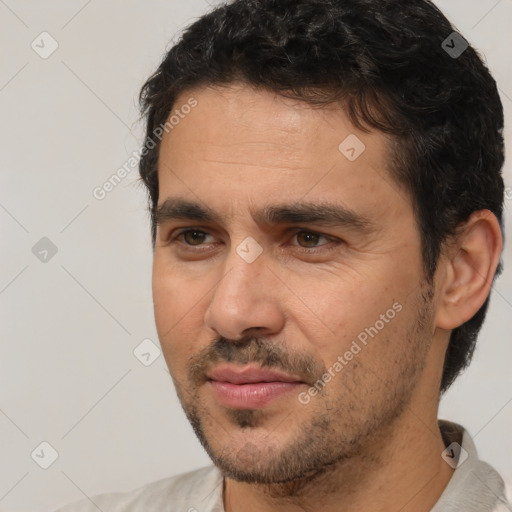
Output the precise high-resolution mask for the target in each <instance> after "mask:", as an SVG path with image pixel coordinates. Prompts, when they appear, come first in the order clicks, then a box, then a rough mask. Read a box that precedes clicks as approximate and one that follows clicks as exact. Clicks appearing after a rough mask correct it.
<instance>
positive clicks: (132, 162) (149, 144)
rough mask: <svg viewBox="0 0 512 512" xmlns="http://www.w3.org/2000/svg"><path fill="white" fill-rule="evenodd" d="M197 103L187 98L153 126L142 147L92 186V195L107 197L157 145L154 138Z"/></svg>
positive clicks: (167, 129) (179, 119)
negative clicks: (170, 113) (100, 182)
mask: <svg viewBox="0 0 512 512" xmlns="http://www.w3.org/2000/svg"><path fill="white" fill-rule="evenodd" d="M197 105H198V102H197V100H196V99H195V98H189V99H188V100H187V102H186V103H184V104H183V105H181V107H180V108H177V109H175V110H174V112H173V113H172V115H171V116H170V117H168V119H167V121H166V122H165V124H161V125H160V126H158V127H157V128H155V129H154V130H153V134H152V136H151V137H149V138H146V141H145V143H144V144H143V146H142V147H140V148H139V149H138V150H136V151H134V152H133V153H132V156H131V157H130V158H128V160H126V162H125V163H124V164H123V165H122V166H121V167H119V169H117V171H116V172H115V173H113V174H111V175H110V177H109V178H108V179H107V180H106V181H105V182H103V184H102V185H100V186H97V187H94V189H93V190H92V195H93V197H94V198H95V199H97V200H98V201H102V200H103V199H105V197H107V195H108V194H109V193H110V192H112V191H113V190H114V189H115V188H116V187H117V185H119V183H121V181H123V180H124V179H125V178H126V177H127V176H128V175H129V174H130V173H131V172H132V171H133V169H134V168H135V167H136V166H137V165H138V164H139V161H140V159H141V158H142V157H143V156H146V155H147V154H148V153H149V151H150V150H152V149H153V148H154V147H155V146H156V145H157V143H156V142H155V139H158V140H159V141H161V140H162V137H163V134H164V132H165V133H169V132H170V131H171V130H173V129H174V128H175V127H176V126H177V125H178V124H179V123H180V121H181V120H182V119H184V118H185V117H186V115H187V114H190V112H191V111H192V109H193V108H194V107H197Z"/></svg>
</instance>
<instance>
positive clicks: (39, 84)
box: [0, 0, 512, 512]
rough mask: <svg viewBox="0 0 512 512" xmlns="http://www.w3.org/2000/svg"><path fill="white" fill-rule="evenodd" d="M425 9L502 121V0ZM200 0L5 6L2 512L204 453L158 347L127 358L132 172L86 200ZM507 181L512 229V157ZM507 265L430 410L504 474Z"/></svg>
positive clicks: (147, 268) (45, 505) (134, 277)
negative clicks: (440, 21) (489, 90)
mask: <svg viewBox="0 0 512 512" xmlns="http://www.w3.org/2000/svg"><path fill="white" fill-rule="evenodd" d="M437 4H438V5H439V6H440V7H441V8H442V9H443V10H444V12H445V13H446V14H447V15H448V17H449V18H450V19H451V20H452V21H453V22H454V23H455V25H456V26H457V27H458V29H459V30H460V31H461V32H462V34H463V35H464V36H465V37H466V38H467V39H468V40H469V41H470V42H471V43H472V44H474V45H475V46H476V48H477V49H479V50H480V51H481V53H482V55H484V57H485V59H486V61H487V63H488V65H489V67H490V69H491V71H492V73H493V75H494V76H495V78H496V79H497V81H498V84H499V87H500V91H501V96H502V101H503V105H504V108H505V112H506V117H507V119H508V121H509V122H510V119H511V107H512V100H511V98H512V74H511V68H510V59H509V57H510V55H509V52H510V48H511V46H512V41H511V39H512V38H511V14H512V0H499V1H497V0H478V1H476V0H474V1H468V0H443V1H438V2H437ZM209 8H210V7H209V5H208V3H207V2H206V1H205V0H186V1H184V0H180V1H178V0H166V1H163V0H149V1H145V2H142V1H140V2H135V1H133V0H131V1H122V2H121V1H113V0H111V1H99V0H92V1H91V0H89V1H84V0H80V1H78V0H67V1H66V2H64V1H61V2H57V1H44V2H41V1H37V0H31V1H28V0H27V1H23V2H22V1H15V0H0V48H1V53H2V60H1V62H2V66H1V71H0V102H1V115H2V122H1V124H0V144H1V146H0V147H1V149H0V169H1V182H0V223H1V233H2V258H1V273H0V306H1V311H2V321H1V335H2V344H1V352H0V364H1V367H0V375H1V386H0V394H1V404H0V405H1V411H0V429H1V438H0V439H1V446H0V453H1V472H0V510H2V511H11V512H19V511H29V510H40V511H45V510H52V509H54V508H55V507H57V506H59V505H60V504H64V503H66V502H69V501H72V500H76V499H79V498H82V497H83V496H84V495H88V496H92V495H94V494H96V493H100V492H106V491H113V490H125V489H131V488H134V487H137V486H140V485H143V484H145V483H146V482H149V481H152V480H156V479H159V478H164V477H166V476H170V475H172V474H176V473H179V472H183V471H187V470H191V469H194V468H197V467H200V466H203V465H205V464H208V463H209V459H208V458H207V456H206V455H205V453H204V452H203V450H202V448H201V447H200V445H199V443H198V441H197V440H196V439H195V437H194V434H193V432H192V429H191V427H190V426H189V425H188V422H187V421H186V418H185V416H184V414H183V413H182V411H181V407H180V405H179V402H178V400H177V398H176V396H175V393H174V389H173V386H172V382H171V379H170V376H169V374H168V372H167V369H166V366H165V362H164V360H163V357H159V358H158V359H157V360H156V361H155V362H154V363H153V364H152V365H151V366H148V367H145V366H144V365H143V364H141V363H140V362H139V360H137V359H136V358H135V357H134V355H133V350H134V348H135V347H136V346H137V345H138V344H139V343H140V342H141V341H142V340H143V339H146V338H150V339H152V340H153V341H155V342H157V335H156V330H155V327H154V319H153V310H152V298H151V257H152V253H151V246H150V236H149V222H148V220H149V219H148V215H147V213H146V210H145V207H146V203H145V194H144V191H143V189H142V187H141V186H138V185H137V181H136V178H137V168H134V169H133V170H132V172H131V173H130V174H129V176H128V177H127V178H126V179H125V180H124V181H123V182H122V183H121V184H120V185H118V186H117V187H116V188H115V189H114V190H113V191H112V192H110V193H109V194H108V195H107V197H106V198H105V199H103V200H102V201H100V200H97V199H95V198H94V197H93V195H92V191H93V189H94V188H95V187H97V186H101V185H102V183H103V182H105V181H106V180H107V179H108V178H109V177H110V176H111V175H112V174H113V173H115V172H116V170H117V169H118V168H119V167H121V166H122V165H123V164H124V163H125V162H126V161H127V160H128V158H129V157H130V156H131V154H132V153H133V151H135V150H136V149H137V148H138V147H139V145H140V143H141V140H142V139H141V133H142V132H141V126H140V124H137V109H136V104H137V101H136V98H137V94H138V91H139V89H140V86H141V85H142V83H143V81H144V80H145V78H146V77H147V76H148V75H149V74H150V73H151V72H152V71H154V70H155V68H156V66H157V65H158V63H159V62H160V59H161V56H162V55H163V52H164V50H165V48H166V47H168V45H169V44H170V43H171V41H172V40H174V39H175V37H176V34H177V32H178V31H179V30H181V29H182V28H184V27H185V26H186V25H187V24H189V23H190V22H191V21H192V20H194V19H195V18H196V17H197V16H199V15H200V14H201V13H204V12H205V11H206V10H207V9H209ZM43 31H47V32H49V33H50V34H51V35H52V37H53V38H54V39H55V40H56V41H57V42H58V44H59V47H58V49H57V50H56V51H55V52H54V53H53V54H52V55H51V56H50V57H49V58H47V59H43V58H41V57H40V56H39V55H38V54H37V53H36V52H35V51H34V50H33V49H32V48H31V42H32V41H33V40H34V39H36V38H37V36H38V35H39V34H40V33H41V32H43ZM37 41H38V39H36V42H37ZM39 44H40V45H41V43H39ZM48 47H49V46H48V43H46V45H45V48H47V49H48ZM507 144H508V148H509V149H510V147H511V145H510V131H508V132H507ZM509 161H510V160H509ZM505 174H506V184H507V185H508V187H509V189H508V198H509V199H508V200H507V204H506V208H507V218H508V219H507V220H508V225H507V228H506V229H507V235H508V237H510V212H511V203H512V199H511V196H512V189H511V188H510V187H511V186H512V177H511V173H510V165H508V166H506V171H505ZM42 237H48V238H49V239H50V240H51V241H52V242H53V243H54V244H55V245H56V246H57V249H58V252H57V254H56V255H55V256H54V257H53V258H51V259H50V260H49V261H48V262H46V263H43V262H41V261H39V259H37V258H36V257H35V255H34V254H33V253H32V247H33V246H34V245H35V244H36V243H37V242H38V241H39V240H40V239H41V238H42ZM504 260H505V265H506V267H508V268H507V270H506V272H505V274H504V275H503V276H502V277H501V278H500V280H499V281H498V282H497V284H496V286H495V291H494V296H493V300H492V303H491V309H490V314H489V318H488V321H487V324H486V327H485V329H484V331H483V332H482V335H481V336H480V340H479V344H478V349H477V352H476V356H475V359H474V362H473V364H472V366H471V368H470V369H469V370H468V371H467V372H466V373H465V374H464V375H463V377H462V378H460V379H459V381H458V382H457V384H456V385H455V386H454V387H453V388H452V389H451V390H450V391H449V394H448V395H447V396H446V397H445V398H444V399H443V401H442V405H441V413H440V417H442V418H446V419H450V420H453V421H457V422H459V423H461V424H463V425H464V426H465V427H466V428H467V429H468V430H469V432H470V433H471V434H472V435H473V436H475V441H476V444H477V448H478V450H479V452H480V454H481V455H482V456H483V458H484V459H485V460H487V461H488V462H490V463H491V464H492V465H494V466H495V467H496V468H497V469H498V470H499V471H500V472H501V473H502V474H503V476H504V477H505V478H506V479H507V480H508V481H509V482H510V481H512V462H511V460H512V458H511V452H512V449H511V448H512V441H511V437H510V432H511V426H512V386H511V381H512V378H511V371H510V368H511V361H512V346H511V343H510V340H511V335H510V326H511V325H510V318H511V316H512V292H511V290H512V286H511V284H512V283H511V280H512V272H511V270H510V267H511V266H512V258H511V250H510V246H508V247H507V248H506V250H505V253H504ZM42 441H46V442H48V443H50V444H51V445H52V446H53V447H54V448H55V449H56V450H57V451H58V454H59V457H58V459H57V460H56V461H55V463H54V464H52V465H51V466H50V467H49V468H48V469H46V470H45V469H42V468H40V467H39V466H38V465H37V464H36V463H35V462H34V460H33V459H32V458H31V455H30V454H31V452H32V451H33V450H34V449H35V448H36V447H38V446H39V444H40V443H41V442H42ZM38 453H39V452H38ZM47 453H48V452H47ZM45 456H46V455H45Z"/></svg>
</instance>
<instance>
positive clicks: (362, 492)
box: [61, 0, 511, 512]
mask: <svg viewBox="0 0 512 512" xmlns="http://www.w3.org/2000/svg"><path fill="white" fill-rule="evenodd" d="M141 100H142V107H143V112H144V113H145V115H146V116H147V135H146V142H145V145H144V147H143V150H142V154H141V156H142V159H141V164H140V172H141V177H142V180H143V182H144V183H145V185H146V186H147V189H148V194H149V203H150V212H151V218H152V234H153V242H154V266H153V297H154V307H155V319H156V325H157V330H158V334H159V338H160V342H161V345H162V349H163V352H164V355H165V359H166V362H167V365H168V367H169V370H170V373H171V375H172V378H173V381H174V384H175V387H176V391H177V393H178V395H179V398H180V401H181V403H182V406H183V409H184V411H185V413H186V414H187V417H188V418H189V420H190V422H191V424H192V426H193V428H194V430H195V432H196V434H197V436H198V438H199V440H200V441H201V443H202V444H203V446H204V448H205V450H206V451H207V452H208V454H209V456H210V457H211V459H212V461H213V463H214V465H213V466H211V467H207V468H203V469H200V470H198V471H193V472H191V473H188V474H185V475H179V476H176V477H172V478H168V479H165V480H161V481H159V482H155V483H151V484H149V485H146V486H144V487H142V488H140V489H138V490H136V491H132V492H127V493H118V494H109V495H102V496H98V497H95V498H93V499H92V502H91V501H90V500H85V501H84V502H82V503H81V504H79V505H75V506H74V507H70V508H65V509H61V510H63V511H64V510H66V511H68V510H69V511H71V510H76V511H85V510H87V511H88V510H97V509H98V508H99V509H100V510H103V511H104V512H107V511H109V512H110V511H116V512H117V511H128V510H129V511H139V510H140V511H143V510H144V511H151V510H154V511H157V510H159V511H160V510H173V511H174V510H176V511H178V510H182V511H185V510H188V511H195V510H197V511H200V512H203V511H222V510H224V511H226V512H241V511H249V510H250V511H254V512H266V511H271V510H283V511H290V512H292V511H303V510H321V511H327V512H329V511H360V510H364V511H366V512H376V511H404V512H406V511H415V512H421V511H429V510H432V511H435V512H441V511H452V510H464V511H472V510H474V511H477V510H478V511H479V512H482V511H498V510H511V508H510V504H509V503H508V502H507V499H506V497H505V494H504V483H503V480H502V479H501V477H500V476H499V474H498V473H497V472H496V471H495V470H494V469H493V468H492V467H491V466H489V465H488V464H486V463H485V462H482V461H481V460H479V457H478V455H477V453H476V450H475V447H474V444H473V442H472V440H471V438H470V436H469V435H468V433H467V432H466V431H465V430H464V429H463V427H461V426H459V425H456V424H454V423H450V422H448V421H441V420H438V418H437V413H438V404H439V398H440V395H441V394H442V393H444V392H445V391H446V390H447V389H448V387H449V386H450V385H451V384H452V382H453V381H454V380H455V378H456V377H457V375H458V374H459V373H460V372H461V370H463V369H464V368H465V367H466V366H467V365H468V364H469V362H470V360H471V356H472V352H473V349H474V346H475V342H476V337H477V334H478V331H479V329H480V327H481V325H482V322H483V320H484V317H485V312H486V309H487V306H488V302H489V294H490V290H491V286H492V283H493V280H494V278H495V276H496V275H497V274H499V272H500V270H501V268H500V267H501V266H500V264H499V260H500V254H501V251H502V246H503V237H502V208H503V205H502V203H503V193H504V186H503V180H502V177H501V174H500V172H501V167H502V164H503V138H502V128H503V114H502V106H501V103H500V100H499V96H498V93H497V89H496V84H495V82H494V80H493V79H492V77H491V76H490V74H489V72H488V70H487V69H486V67H485V66H484V64H483V63H482V61H481V59H480V58H479V57H478V55H477V54H476V52H475V51H474V50H473V48H471V46H468V44H467V42H466V41H465V40H464V39H463V37H462V36H461V35H459V34H458V33H456V32H455V31H454V29H453V27H452V26H451V25H450V23H449V22H448V21H447V20H446V18H445V17H444V16H443V15H442V14H441V13H440V12H439V10H438V9H437V8H436V7H435V6H434V5H433V4H431V3H430V2H428V1H426V0H414V1H411V0H388V1H383V0H237V1H235V2H233V3H232V4H229V5H223V6H220V7H218V8H217V9H215V10H214V11H212V12H211V13H209V14H207V15H205V16H203V17H202V18H200V19H199V20H197V21H196V22H195V23H194V24H193V25H191V26H190V27H189V28H188V29H187V30H186V31H185V33H184V34H183V36H182V38H181V40H180V41H179V42H178V43H177V44H176V45H175V46H174V47H173V48H171V50H170V51H169V52H168V53H167V55H166V57H165V58H164V60H163V62H162V64H161V65H160V67H159V68H158V70H157V72H156V73H155V74H154V75H153V76H152V77H151V78H150V79H149V80H148V81H147V83H146V84H145V85H144V87H143V90H142V93H141Z"/></svg>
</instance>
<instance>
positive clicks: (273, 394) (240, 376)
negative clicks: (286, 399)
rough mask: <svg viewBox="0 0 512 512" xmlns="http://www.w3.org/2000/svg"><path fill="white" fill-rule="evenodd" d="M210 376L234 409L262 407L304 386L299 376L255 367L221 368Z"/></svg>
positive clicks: (219, 394) (223, 400)
mask: <svg viewBox="0 0 512 512" xmlns="http://www.w3.org/2000/svg"><path fill="white" fill-rule="evenodd" d="M207 377H208V379H209V381H208V383H209V385H210V387H211V389H212V390H213V392H214V394H215V396H216V397H217V399H218V400H219V401H220V402H221V403H222V404H223V405H224V406H226V407H229V408H231V409H261V408H263V407H265V406H266V405H268V404H270V403H271V402H272V401H274V400H276V399H278V398H280V397H283V396H284V395H286V394H288V393H290V392H291V391H294V390H295V391H297V389H298V387H299V386H301V385H304V382H302V381H301V380H300V379H299V378H298V377H295V376H292V375H288V374H285V373H281V372H277V371H274V370H267V369H263V368H255V367H244V368H234V367H230V366H222V367H217V368H214V369H213V370H211V371H210V372H209V373H208V375H207Z"/></svg>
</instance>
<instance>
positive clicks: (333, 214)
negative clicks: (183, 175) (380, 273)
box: [154, 197, 376, 233]
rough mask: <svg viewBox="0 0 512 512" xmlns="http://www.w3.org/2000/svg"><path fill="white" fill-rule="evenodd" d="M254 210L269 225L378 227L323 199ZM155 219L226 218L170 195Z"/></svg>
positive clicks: (159, 221)
mask: <svg viewBox="0 0 512 512" xmlns="http://www.w3.org/2000/svg"><path fill="white" fill-rule="evenodd" d="M251 213H252V216H253V218H254V220H255V221H256V222H257V223H259V224H266V225H270V226H274V225H278V224H286V223H289V224H295V223H309V224H311V223H312V224H322V225H326V226H333V227H336V226H341V227H348V228H353V229H356V230H358V231H361V232H363V233H370V232H372V231H374V229H375V228H376V226H375V224H374V223H373V222H372V221H370V219H369V218H368V217H367V216H364V215H362V214H359V213H356V212H355V211H353V210H351V209H349V208H346V207H344V206H340V205H337V204H333V203H329V202H323V201H314V202H293V203H280V204H275V205H269V206H264V207H263V208H261V209H260V210H258V211H254V212H251ZM154 219H155V223H156V225H157V226H159V225H161V224H162V223H164V222H169V221H172V220H193V221H199V222H207V223H217V224H225V218H224V217H223V216H222V215H219V214H218V213H217V212H215V211H214V210H213V209H211V208H209V207H208V206H204V205H201V204H199V203H197V202H195V201H189V200H187V199H183V198H180V197H168V198H167V199H166V200H165V201H164V202H163V203H162V204H160V205H159V206H157V208H156V209H155V212H154Z"/></svg>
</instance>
